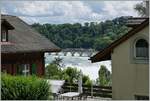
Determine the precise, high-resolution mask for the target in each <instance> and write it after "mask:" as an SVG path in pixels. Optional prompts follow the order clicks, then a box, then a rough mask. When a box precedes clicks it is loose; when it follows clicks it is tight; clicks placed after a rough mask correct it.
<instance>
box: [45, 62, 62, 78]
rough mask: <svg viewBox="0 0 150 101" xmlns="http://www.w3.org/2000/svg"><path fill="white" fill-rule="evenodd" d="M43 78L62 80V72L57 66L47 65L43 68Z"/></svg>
mask: <svg viewBox="0 0 150 101" xmlns="http://www.w3.org/2000/svg"><path fill="white" fill-rule="evenodd" d="M45 77H46V78H48V79H62V70H61V68H59V67H58V65H57V64H54V63H52V64H49V65H48V66H46V68H45Z"/></svg>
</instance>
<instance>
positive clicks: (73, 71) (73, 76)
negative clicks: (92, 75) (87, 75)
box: [63, 67, 79, 84]
mask: <svg viewBox="0 0 150 101" xmlns="http://www.w3.org/2000/svg"><path fill="white" fill-rule="evenodd" d="M63 74H64V75H63V78H64V79H65V80H66V81H67V82H69V83H71V84H73V83H75V82H76V81H78V76H79V71H78V70H77V68H71V67H67V68H66V69H64V70H63ZM65 76H66V77H67V78H66V77H65Z"/></svg>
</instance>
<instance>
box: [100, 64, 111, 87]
mask: <svg viewBox="0 0 150 101" xmlns="http://www.w3.org/2000/svg"><path fill="white" fill-rule="evenodd" d="M98 74H99V78H98V80H97V81H98V83H99V84H100V85H101V86H109V85H111V73H110V71H109V70H108V69H107V68H106V66H104V65H101V68H100V70H99V72H98Z"/></svg>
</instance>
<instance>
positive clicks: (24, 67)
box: [17, 64, 30, 76]
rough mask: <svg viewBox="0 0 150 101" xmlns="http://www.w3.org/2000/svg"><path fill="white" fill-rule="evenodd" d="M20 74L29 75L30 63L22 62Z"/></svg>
mask: <svg viewBox="0 0 150 101" xmlns="http://www.w3.org/2000/svg"><path fill="white" fill-rule="evenodd" d="M17 71H18V74H20V75H24V76H27V75H29V74H30V65H29V64H21V65H19V66H18V69H17Z"/></svg>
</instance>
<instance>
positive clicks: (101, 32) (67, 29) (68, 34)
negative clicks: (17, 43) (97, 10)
mask: <svg viewBox="0 0 150 101" xmlns="http://www.w3.org/2000/svg"><path fill="white" fill-rule="evenodd" d="M31 26H32V27H33V28H35V29H36V30H37V31H38V32H40V33H41V34H42V35H44V36H46V37H47V38H48V39H50V40H51V41H52V42H54V43H55V44H56V45H58V46H59V47H61V48H94V49H95V50H100V49H103V48H105V47H106V46H107V45H108V44H110V43H112V42H113V41H114V40H116V39H118V38H119V37H120V36H122V35H123V34H125V33H126V32H127V31H128V28H127V27H126V26H125V19H124V18H123V17H119V18H115V19H113V20H106V21H105V22H100V23H95V22H90V23H88V22H85V23H84V24H83V25H81V24H80V23H75V24H68V23H66V24H58V25H55V24H43V25H41V24H38V23H35V24H33V25H31Z"/></svg>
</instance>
